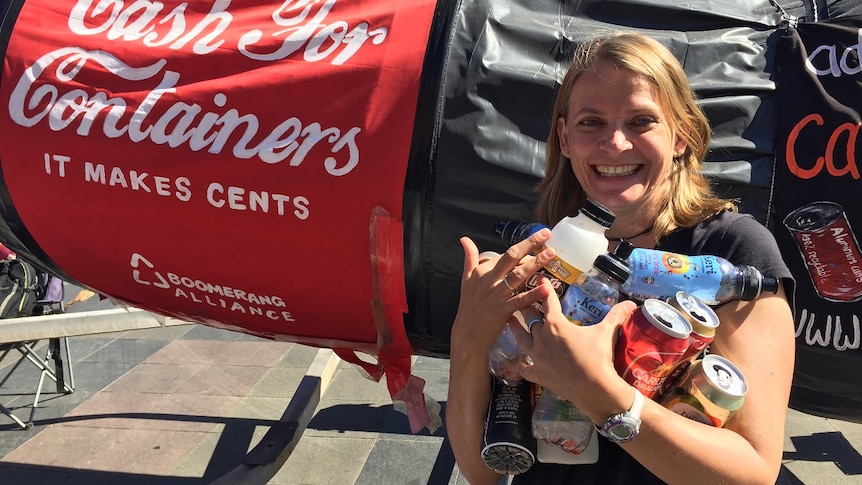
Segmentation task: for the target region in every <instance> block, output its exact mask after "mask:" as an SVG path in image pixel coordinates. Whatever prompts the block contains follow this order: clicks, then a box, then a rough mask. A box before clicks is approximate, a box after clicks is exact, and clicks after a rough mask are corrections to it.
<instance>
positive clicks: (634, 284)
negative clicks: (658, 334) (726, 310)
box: [621, 241, 778, 305]
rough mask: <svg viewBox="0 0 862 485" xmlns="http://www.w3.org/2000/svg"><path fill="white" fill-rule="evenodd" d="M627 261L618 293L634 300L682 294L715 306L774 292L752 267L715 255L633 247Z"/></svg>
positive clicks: (774, 282)
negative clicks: (628, 273)
mask: <svg viewBox="0 0 862 485" xmlns="http://www.w3.org/2000/svg"><path fill="white" fill-rule="evenodd" d="M621 244H628V243H627V242H625V241H623V242H621ZM627 262H628V264H629V266H630V267H631V271H632V275H631V277H629V279H628V280H627V281H626V282H625V284H623V286H622V292H623V293H625V294H626V295H628V296H629V297H630V298H632V299H637V300H646V299H648V298H657V299H667V298H670V297H672V296H673V295H674V294H676V292H677V291H685V292H687V293H689V294H691V295H693V296H695V297H697V298H699V299H700V300H702V301H703V302H704V303H706V304H707V305H718V304H720V303H724V302H726V301H729V300H734V299H736V300H745V301H750V300H753V299H755V298H757V297H758V296H760V295H761V294H762V293H763V292H765V291H768V292H770V293H775V292H777V291H778V280H777V279H776V278H771V277H766V276H763V274H762V273H761V272H760V271H759V270H758V269H757V268H755V267H754V266H749V265H734V264H733V263H731V262H730V261H728V260H726V259H724V258H721V257H718V256H710V255H703V256H686V255H683V254H678V253H672V252H668V251H661V250H658V249H643V248H634V249H632V252H631V255H629V257H628V259H627Z"/></svg>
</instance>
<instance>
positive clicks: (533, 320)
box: [527, 317, 544, 333]
mask: <svg viewBox="0 0 862 485" xmlns="http://www.w3.org/2000/svg"><path fill="white" fill-rule="evenodd" d="M542 320H544V319H543V318H542V317H533V318H531V319H530V321H528V322H527V331H528V332H531V333H532V331H533V324H535V323H539V322H541V321H542Z"/></svg>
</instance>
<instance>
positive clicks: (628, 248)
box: [614, 239, 635, 260]
mask: <svg viewBox="0 0 862 485" xmlns="http://www.w3.org/2000/svg"><path fill="white" fill-rule="evenodd" d="M634 250H635V245H634V244H632V243H630V242H628V241H627V240H625V239H621V240H620V243H619V244H618V245H617V248H616V249H614V256H616V257H618V258H620V259H622V260H626V259H628V257H629V256H631V255H632V251H634Z"/></svg>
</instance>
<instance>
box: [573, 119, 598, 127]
mask: <svg viewBox="0 0 862 485" xmlns="http://www.w3.org/2000/svg"><path fill="white" fill-rule="evenodd" d="M600 124H601V122H600V121H599V120H597V119H595V118H585V119H582V120H580V121H578V126H582V127H584V128H593V127H596V126H599V125H600Z"/></svg>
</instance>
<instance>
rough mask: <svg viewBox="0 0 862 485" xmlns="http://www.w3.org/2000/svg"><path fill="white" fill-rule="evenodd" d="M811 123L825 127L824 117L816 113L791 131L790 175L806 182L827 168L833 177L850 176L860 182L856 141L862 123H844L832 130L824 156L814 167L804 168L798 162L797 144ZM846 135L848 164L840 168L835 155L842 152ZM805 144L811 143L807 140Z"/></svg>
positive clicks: (819, 158)
mask: <svg viewBox="0 0 862 485" xmlns="http://www.w3.org/2000/svg"><path fill="white" fill-rule="evenodd" d="M811 123H814V124H816V125H817V126H823V125H824V121H823V117H822V116H820V115H818V114H816V113H812V114H810V115H808V116H806V117H804V118H802V119H801V120H799V122H798V123H796V125H794V127H793V129H792V130H790V134H789V135H788V136H787V145H786V147H785V148H786V159H787V168H788V169H789V170H790V173H792V174H793V175H795V176H797V177H799V178H801V179H803V180H806V179H810V178H814V177H816V176H817V175H819V174H820V172H822V171H823V168H824V167H825V168H826V172H827V173H828V174H829V175H831V176H833V177H843V176H845V175H847V174H850V176H851V177H853V178H854V179H856V180H858V179H859V167H858V166H857V165H856V139H857V138H858V137H859V128H860V123H855V124H854V123H842V124H840V125H838V126H837V127H836V128H835V129H834V130H832V134H831V135H830V136H829V141H828V142H827V143H826V149H825V153H824V154H823V156H820V157H817V158H816V159H815V160H814V165H813V166H812V167H810V168H803V167H801V166H800V165H799V163H798V161H797V157H796V143H797V142H798V141H799V140H800V139H801V137H800V135H801V134H802V130H803V128H805V127H806V125H810V124H811ZM844 133H846V134H847V142H846V146H845V147H844V160H845V162H846V163H845V165H844V166H842V167H839V166H837V165H836V163H835V153H836V151H837V150H840V141H841V139H842V138H843V135H844ZM804 143H810V142H809V141H807V140H806V141H805V142H804Z"/></svg>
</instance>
